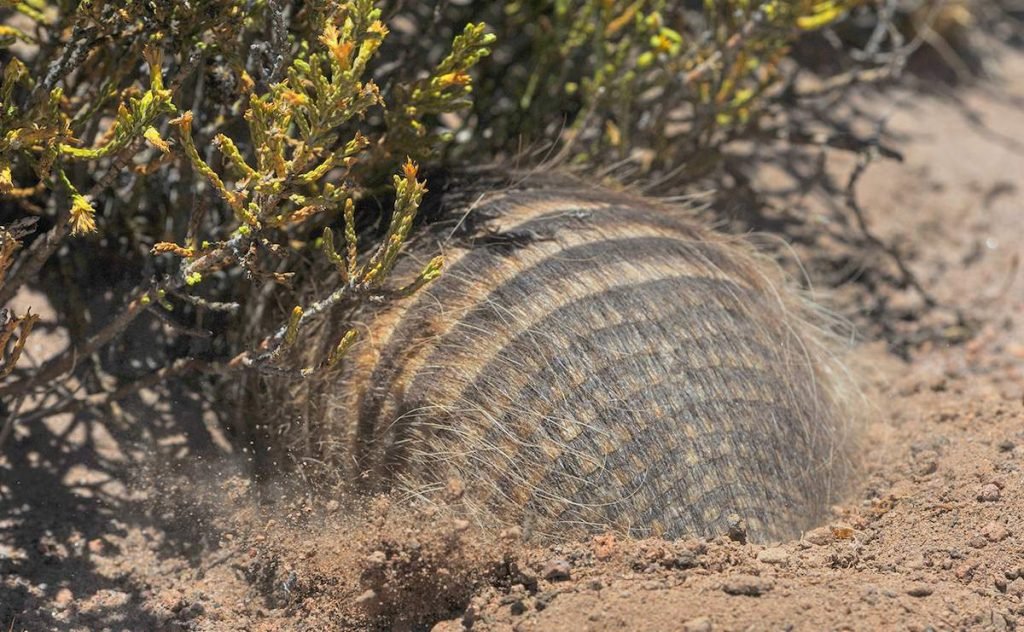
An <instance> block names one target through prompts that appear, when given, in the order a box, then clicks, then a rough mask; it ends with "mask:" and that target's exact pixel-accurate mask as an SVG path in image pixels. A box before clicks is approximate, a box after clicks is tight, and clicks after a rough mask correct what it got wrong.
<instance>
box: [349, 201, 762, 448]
mask: <svg viewBox="0 0 1024 632" xmlns="http://www.w3.org/2000/svg"><path fill="white" fill-rule="evenodd" d="M538 191H542V190H538ZM550 196H551V193H550V191H547V192H543V193H541V194H538V195H537V200H536V201H535V203H536V202H545V203H547V204H550V202H551V200H550ZM591 196H592V194H591ZM502 199H504V198H502ZM603 202H605V203H606V202H607V200H603ZM564 203H565V204H566V206H565V207H564V208H561V209H557V210H547V211H546V212H545V213H544V214H543V215H541V216H539V217H529V216H528V215H527V216H526V217H525V218H524V219H523V221H520V222H518V223H516V224H514V225H512V226H509V227H507V228H506V230H508V231H522V232H530V233H538V234H542V233H544V232H550V231H552V230H554V229H555V228H556V227H562V228H568V229H570V230H572V229H576V230H580V231H583V230H594V229H623V228H625V229H627V230H628V229H632V228H635V227H638V226H639V227H647V228H654V229H658V230H664V231H666V232H667V233H668V234H667V235H666V236H665V237H667V238H668V239H675V240H676V241H677V242H678V243H679V244H680V245H681V246H682V247H684V248H686V250H687V255H684V256H687V258H686V260H685V261H686V263H687V264H688V265H693V264H694V261H695V260H697V261H704V262H706V264H707V266H708V269H709V272H710V271H711V270H716V269H717V270H721V271H723V272H727V273H732V274H733V275H735V276H736V277H738V278H745V277H746V276H747V274H746V272H745V271H744V270H742V269H741V268H738V267H737V266H736V265H735V263H734V262H733V261H731V260H730V259H729V257H728V256H727V255H726V254H725V253H723V252H721V248H720V246H718V244H715V243H709V242H707V241H704V240H702V239H701V238H702V235H701V234H700V232H698V231H696V230H695V229H694V228H692V227H691V226H688V225H687V224H685V223H683V222H681V221H679V218H678V217H672V216H673V215H674V214H673V213H669V212H666V211H663V210H661V209H650V207H648V206H646V205H645V206H643V207H641V209H642V210H641V209H638V208H637V204H636V203H635V202H633V203H630V204H629V205H620V206H609V207H608V208H604V209H598V210H594V209H580V208H579V205H577V206H576V207H575V208H574V207H573V206H572V203H571V201H569V200H566V201H564ZM526 204H529V201H527V202H526ZM522 205H523V204H522V203H517V204H515V205H513V208H515V209H516V211H517V213H516V214H517V215H519V216H521V217H522V216H523V209H522ZM494 207H495V203H494V202H492V203H489V204H487V205H485V207H483V208H481V209H480V210H479V211H478V212H486V211H487V210H491V211H494V210H495V208H494ZM545 208H550V207H545ZM578 213H579V214H582V215H584V216H585V217H586V218H587V219H585V220H583V219H579V216H578V215H577V214H578ZM498 215H499V217H500V215H501V213H500V212H499V213H498ZM648 236H649V235H648ZM607 241H609V239H608V237H607V236H606V235H604V234H601V233H598V234H596V235H594V237H593V239H592V240H591V241H590V242H584V243H596V244H600V243H605V242H607ZM560 254H562V253H561V252H560V251H554V252H550V253H548V255H547V257H546V258H545V259H542V260H540V261H538V262H537V263H538V264H539V263H542V262H543V261H545V260H546V259H548V258H552V257H559V256H560ZM507 265H508V259H506V258H505V257H501V256H495V252H494V251H493V250H492V249H491V248H488V247H486V246H484V247H477V248H473V249H471V250H468V251H465V252H464V253H463V254H462V255H461V257H459V258H458V260H457V261H455V262H454V263H453V264H450V265H449V267H448V270H447V271H446V272H445V274H444V275H442V277H441V279H439V280H438V282H435V287H434V288H431V290H432V291H431V292H429V293H428V292H423V293H421V296H419V297H418V298H416V299H415V300H414V301H413V302H412V304H411V305H410V306H409V309H408V312H407V313H408V314H410V315H412V314H418V313H420V312H421V311H422V310H423V309H424V308H431V307H433V305H435V304H436V302H437V301H438V300H444V299H445V298H446V296H444V295H443V294H442V295H439V294H438V292H441V291H443V290H439V287H440V288H444V287H446V286H448V284H447V283H446V282H445V279H446V277H447V278H448V279H451V278H458V277H460V276H463V275H467V274H471V275H472V276H473V277H475V278H477V279H486V278H490V277H491V275H492V273H493V272H494V270H495V269H496V268H502V267H505V266H507ZM449 287H450V286H449ZM456 296H457V295H456ZM420 327H421V323H420V322H419V321H418V319H416V318H404V319H403V321H402V322H401V323H399V325H398V326H397V327H396V328H395V329H394V330H393V331H392V333H391V335H390V337H389V339H388V342H387V343H385V346H384V348H383V350H382V352H381V354H380V357H379V359H378V361H377V363H376V366H375V368H374V370H373V373H372V375H371V376H370V378H369V381H368V384H373V385H374V388H373V389H372V390H371V391H369V392H367V393H365V394H364V397H363V401H362V404H361V405H360V412H359V415H358V419H359V421H358V430H357V437H364V438H365V437H369V436H370V435H371V434H372V432H373V427H374V424H375V422H376V418H377V415H379V414H380V408H381V406H382V405H383V403H384V398H385V397H386V394H387V393H388V392H389V391H390V388H391V384H392V382H393V380H394V379H395V378H396V377H397V373H398V372H399V368H398V359H399V358H400V357H402V356H403V354H404V350H405V348H406V347H407V346H408V344H409V341H410V340H411V339H413V338H414V337H415V335H416V333H417V329H419V328H420ZM359 452H360V450H359V447H358V446H357V454H358V453H359ZM357 460H359V459H358V457H357Z"/></svg>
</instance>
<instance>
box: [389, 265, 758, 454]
mask: <svg viewBox="0 0 1024 632" xmlns="http://www.w3.org/2000/svg"><path fill="white" fill-rule="evenodd" d="M674 290H680V292H679V293H678V296H679V301H680V302H679V304H677V305H674V307H675V308H676V309H675V310H674V311H672V312H669V313H668V314H658V315H657V318H656V319H655V320H651V319H650V316H651V315H652V314H656V312H654V311H653V310H651V309H650V305H649V303H647V302H646V301H643V300H640V301H638V300H637V297H638V296H639V297H653V296H664V295H666V294H669V293H671V292H673V291H674ZM682 290H685V291H682ZM715 291H716V284H715V283H712V282H711V280H709V279H706V278H703V277H691V276H676V277H668V278H659V279H653V280H648V281H645V282H643V283H639V284H633V285H628V286H620V287H614V288H610V289H608V290H605V291H603V292H600V293H595V294H588V295H585V296H581V297H579V298H576V299H573V300H571V301H570V302H568V303H566V304H563V305H561V306H560V307H558V308H557V309H555V310H553V311H551V312H548V313H546V314H545V315H544V317H543V318H542V319H540V320H538V321H535V322H532V323H530V326H529V328H527V329H526V330H523V331H520V332H519V333H517V334H516V335H515V336H512V337H511V338H510V339H508V341H507V342H506V343H505V344H504V345H503V346H502V347H501V348H499V350H498V351H497V353H495V354H493V356H492V358H493V359H492V360H491V361H490V362H488V363H487V364H486V365H484V366H482V367H480V368H479V369H478V370H477V371H476V372H475V377H474V379H473V380H472V381H469V382H468V383H467V385H466V386H465V387H464V388H463V389H462V390H461V391H460V392H459V393H458V394H457V395H456V396H454V397H451V398H449V399H450V400H451V401H466V400H469V401H495V398H496V394H494V393H488V394H484V393H483V392H482V391H483V390H484V389H483V384H485V383H487V382H488V381H489V380H492V379H494V376H497V375H499V374H500V373H502V372H503V371H504V370H505V367H504V366H502V361H503V360H502V359H503V358H505V357H508V355H509V353H510V352H509V349H510V348H512V347H514V346H515V345H520V346H526V345H524V343H525V342H527V341H528V338H529V337H530V336H532V335H533V334H532V332H534V331H558V330H559V325H560V324H561V323H579V324H580V326H581V327H585V326H586V325H587V319H586V317H585V316H583V315H582V314H581V312H584V311H586V310H587V309H588V308H592V306H593V305H594V304H595V303H603V304H606V305H608V304H612V305H615V307H616V308H618V309H616V310H615V311H618V312H619V313H621V314H626V316H624V319H625V320H624V322H620V323H618V324H616V325H610V326H607V327H599V328H596V329H594V330H592V331H587V332H585V333H583V334H578V333H577V339H578V342H586V343H588V344H591V345H597V346H599V347H600V346H601V338H602V337H603V336H606V335H607V336H611V337H615V338H617V339H620V340H621V339H622V336H621V335H620V334H621V333H623V332H624V331H626V330H629V329H632V330H634V331H636V330H637V326H638V323H646V328H648V329H649V330H650V333H651V334H655V333H660V334H661V335H662V336H663V335H664V329H663V328H665V326H666V325H669V326H671V330H672V331H676V332H679V334H678V335H679V340H678V342H679V344H680V345H681V346H680V347H678V348H677V349H676V350H675V351H674V353H675V354H676V355H678V353H680V352H684V351H686V350H687V349H689V348H690V347H696V348H698V349H700V350H701V351H703V352H704V353H705V354H707V353H708V352H710V351H711V350H712V349H713V347H711V346H709V345H710V342H709V341H708V340H706V338H707V337H708V336H709V335H714V334H715V332H716V331H719V332H724V334H722V337H721V338H720V340H721V342H722V343H723V346H724V348H725V349H729V348H730V347H732V348H734V349H735V351H736V353H734V354H733V356H734V357H736V358H742V359H746V360H747V362H748V364H749V362H750V360H752V359H753V358H752V357H751V356H750V354H751V353H754V354H755V356H754V357H765V358H768V357H770V355H768V352H767V349H765V348H764V347H762V346H760V345H759V344H757V343H756V341H754V339H753V338H752V334H753V332H750V331H743V330H744V329H745V328H748V327H749V324H750V323H749V321H748V320H747V319H743V318H740V313H739V312H737V311H736V310H735V309H732V308H729V307H726V306H721V305H716V304H709V303H701V302H693V301H700V300H701V298H700V297H702V296H707V295H710V293H712V292H715ZM743 293H744V294H746V293H747V292H746V291H743ZM684 299H686V300H688V301H690V303H689V304H684V303H683V302H682V301H683V300H684ZM641 319H642V320H641ZM477 320H480V321H482V322H484V323H486V322H487V320H489V319H488V317H487V315H486V314H477ZM469 329H470V330H473V329H483V328H482V327H478V326H476V325H474V327H470V328H469ZM641 330H643V328H641ZM658 330H661V331H658ZM693 332H699V333H693ZM639 335H640V336H643V335H644V334H643V333H642V331H640V332H639ZM447 337H448V338H449V339H448V340H442V341H440V342H439V343H438V344H437V347H436V348H435V351H434V353H433V354H432V355H431V356H430V358H429V359H428V360H427V361H426V362H425V363H424V366H426V367H443V366H453V365H454V366H457V365H459V363H458V362H452V358H451V355H452V352H453V350H457V349H470V348H472V346H473V344H472V340H471V339H468V338H471V336H467V334H466V333H464V332H459V331H458V330H456V331H453V332H452V333H450V334H449V335H448V336H447ZM740 340H742V341H744V342H748V345H749V348H747V349H742V350H740V349H738V348H736V345H737V343H738V342H739V341H740ZM714 349H715V350H718V349H720V348H714ZM554 350H556V348H555V347H553V346H546V347H541V348H535V349H531V354H524V356H526V357H531V356H532V357H533V358H534V360H535V362H536V363H537V364H539V365H540V366H541V371H542V372H543V371H544V370H548V371H557V370H558V369H559V368H563V372H564V368H566V367H559V366H558V364H559V363H558V361H557V359H553V358H552V357H551V356H550V355H547V354H548V352H550V351H554ZM559 351H560V352H561V350H559ZM605 351H606V349H605ZM626 352H627V353H628V354H635V353H636V350H635V349H629V350H627V351H626ZM582 353H583V352H580V355H574V353H573V350H572V349H571V348H570V349H568V350H566V352H564V353H560V355H562V356H563V357H567V358H573V357H579V358H590V357H593V356H594V354H593V353H588V354H587V355H583V354H582ZM630 358H631V355H626V356H624V357H621V358H615V359H612V363H614V362H620V363H621V362H624V361H628V360H629V359H630ZM587 375H589V376H591V377H590V378H588V380H585V381H584V383H583V384H581V385H567V386H568V387H569V388H574V387H576V386H584V385H585V384H586V383H587V382H588V381H592V380H593V379H594V377H596V376H601V377H607V376H605V375H604V373H603V372H602V371H601V369H600V367H590V368H589V370H588V371H587ZM451 379H453V378H452V376H445V375H439V374H436V373H434V372H433V371H431V370H423V371H420V372H419V373H418V374H417V376H416V377H415V378H414V379H413V381H412V383H411V384H410V386H409V387H408V388H407V389H405V393H406V399H407V401H409V402H410V403H409V405H408V406H407V408H408V407H415V403H412V402H416V401H430V402H432V403H433V404H435V405H437V404H441V405H443V403H444V402H443V401H438V396H437V395H436V394H434V393H430V392H429V390H430V387H431V385H433V384H437V383H439V382H445V381H448V380H451ZM519 381H523V382H526V383H527V384H544V383H546V382H545V381H544V380H543V379H541V378H540V377H539V376H538V374H537V373H530V374H527V375H524V376H522V378H521V379H520V380H519ZM503 386H504V387H507V386H509V383H508V382H507V381H506V382H504V383H503ZM527 394H528V393H527V390H526V388H524V389H522V390H520V391H519V392H518V393H517V396H516V398H515V399H514V401H515V402H517V406H518V407H520V408H527V409H529V408H531V407H532V406H533V404H531V403H530V402H529V400H528V399H526V396H527ZM410 421H411V420H410ZM505 421H508V418H507V417H503V418H502V419H501V420H500V421H499V422H498V425H502V424H503V422H505ZM406 426H407V424H406V422H405V421H404V420H403V423H402V424H400V425H399V426H398V427H395V428H393V429H392V430H393V432H394V433H395V435H394V441H395V443H399V444H400V443H401V441H402V439H403V438H404V436H405V434H406V433H407V431H408V429H407V428H406ZM394 458H395V457H394V456H392V457H391V458H387V457H386V458H385V462H390V461H393V460H394Z"/></svg>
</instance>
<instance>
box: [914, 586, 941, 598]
mask: <svg viewBox="0 0 1024 632" xmlns="http://www.w3.org/2000/svg"><path fill="white" fill-rule="evenodd" d="M933 592H935V589H933V588H932V587H931V586H927V585H925V584H918V585H916V586H911V587H910V588H909V589H907V594H908V595H910V596H911V597H927V596H928V595H930V594H932V593H933Z"/></svg>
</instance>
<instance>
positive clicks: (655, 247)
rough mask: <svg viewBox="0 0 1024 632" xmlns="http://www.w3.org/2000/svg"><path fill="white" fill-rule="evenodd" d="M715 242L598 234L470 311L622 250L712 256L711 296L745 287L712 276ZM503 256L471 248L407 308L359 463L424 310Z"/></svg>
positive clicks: (366, 423)
mask: <svg viewBox="0 0 1024 632" xmlns="http://www.w3.org/2000/svg"><path fill="white" fill-rule="evenodd" d="M530 223H532V222H530ZM713 246H714V244H708V243H695V242H689V241H681V240H678V239H675V238H672V237H651V236H641V237H624V238H619V239H607V238H599V239H598V240H597V241H588V242H584V243H582V244H579V245H575V246H571V247H568V248H563V249H558V250H555V251H554V252H550V253H548V254H547V255H546V256H543V257H542V258H541V259H540V260H538V261H537V262H535V263H533V264H532V265H531V266H530V267H528V268H526V269H524V270H522V271H520V272H519V273H517V274H515V275H514V276H512V277H511V278H509V279H508V280H506V281H505V282H504V283H501V284H499V285H498V286H495V287H492V288H490V289H489V291H488V293H487V295H486V296H485V297H483V298H482V300H478V301H477V302H476V306H474V307H472V308H471V309H470V313H472V312H473V311H474V310H477V309H480V305H486V304H487V303H488V302H489V301H495V300H501V298H502V295H503V293H507V292H510V291H512V292H518V293H520V294H521V293H522V292H523V290H524V288H525V289H533V290H543V289H545V285H546V284H545V283H543V281H544V278H545V277H550V275H553V274H554V275H561V276H567V275H572V274H573V271H572V268H594V266H595V261H600V258H601V257H609V256H615V255H617V254H618V255H620V256H624V255H622V254H621V253H627V252H628V253H630V257H629V260H630V261H633V262H636V263H642V262H644V261H664V260H666V259H675V260H678V261H680V267H681V268H686V267H690V268H692V267H693V264H694V260H695V259H704V260H708V261H710V262H711V263H710V265H709V270H708V271H707V273H705V275H704V276H703V277H690V278H692V279H694V280H696V281H698V282H704V283H711V282H716V283H720V284H721V286H720V287H719V288H718V291H716V290H715V288H708V291H709V292H712V294H710V295H711V296H723V295H725V294H736V293H738V292H740V291H741V290H742V289H743V288H741V287H740V286H739V285H737V284H736V283H735V282H734V281H732V280H730V279H728V278H725V277H720V278H716V277H709V276H708V275H709V274H710V273H711V270H713V269H714V267H713V266H715V260H717V259H719V258H720V256H719V253H718V252H717V248H715V247H713ZM503 261H504V260H503V258H501V257H495V256H494V254H493V253H488V252H484V251H481V250H474V251H470V252H469V253H467V254H466V255H465V256H464V257H463V258H462V259H461V260H460V261H459V263H458V264H457V266H456V267H455V268H454V269H452V270H450V271H449V272H448V273H446V274H445V275H443V276H442V278H441V279H439V280H438V282H437V283H436V285H435V287H432V288H430V291H429V292H428V293H425V294H427V296H424V297H421V298H420V299H419V300H418V301H417V302H416V303H415V304H414V305H413V306H412V307H411V308H410V309H409V311H408V312H407V313H406V315H405V317H404V318H403V322H402V323H401V324H399V325H398V327H396V329H395V331H394V333H393V334H392V335H391V337H390V338H389V340H388V343H387V344H386V345H385V349H384V351H383V352H382V353H381V356H380V359H379V360H378V362H377V365H376V367H375V368H374V371H373V374H372V376H371V378H370V381H369V383H370V384H374V385H375V388H374V389H373V390H372V391H369V392H367V393H365V394H364V397H363V401H362V404H361V406H360V412H359V422H358V424H359V429H358V434H357V436H358V437H360V438H361V439H362V441H363V442H364V443H363V445H361V446H357V450H356V456H357V459H356V460H357V462H359V463H360V464H365V463H366V460H367V459H366V457H367V454H366V448H368V447H369V446H368V445H367V443H368V442H369V441H371V440H372V439H371V437H372V436H373V435H375V434H377V433H375V432H374V428H375V427H376V425H377V423H378V421H379V420H378V417H379V415H380V413H381V409H382V407H383V405H384V402H385V399H386V396H387V393H389V392H390V391H391V390H392V385H393V383H394V380H395V379H397V378H398V376H399V374H400V372H401V371H400V369H399V367H398V365H397V360H398V358H399V357H402V356H403V350H404V349H406V348H407V347H408V345H409V341H410V340H412V339H414V336H415V332H416V330H417V329H419V328H421V327H422V320H421V319H422V318H423V317H424V316H423V314H429V313H430V312H432V311H434V310H436V306H437V305H438V303H441V304H445V303H446V301H451V300H456V299H457V297H459V296H460V295H462V294H464V293H465V291H466V289H465V287H464V286H465V283H460V282H459V279H462V278H464V277H463V275H465V274H467V273H468V272H469V271H472V275H471V278H475V279H486V278H488V271H489V268H490V267H493V266H496V265H499V264H501V263H502V262H503ZM505 265H507V263H506V264H505ZM559 268H561V269H559ZM719 274H721V273H719ZM446 277H447V278H446ZM453 280H454V282H453ZM478 282H479V281H478ZM725 286H728V288H729V289H728V291H727V292H723V291H721V289H722V287H725ZM453 320H454V323H453V324H452V326H453V327H456V326H457V325H458V324H460V323H463V322H464V320H465V317H463V318H456V319H453ZM432 358H433V356H432ZM426 362H427V364H428V365H429V364H431V363H432V359H428V360H427V361H426ZM360 467H362V465H360Z"/></svg>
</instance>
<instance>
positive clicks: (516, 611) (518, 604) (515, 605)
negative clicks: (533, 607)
mask: <svg viewBox="0 0 1024 632" xmlns="http://www.w3.org/2000/svg"><path fill="white" fill-rule="evenodd" d="M508 609H509V612H511V613H512V616H514V617H518V616H519V615H521V614H523V613H524V612H526V604H524V603H523V600H522V599H516V600H515V601H513V602H512V605H511V606H509V607H508Z"/></svg>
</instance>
